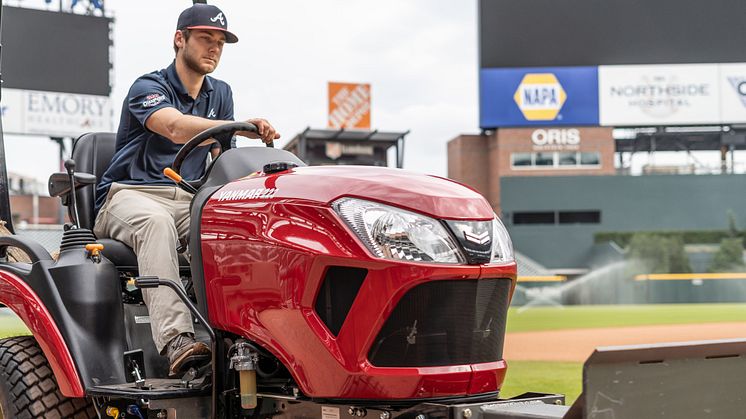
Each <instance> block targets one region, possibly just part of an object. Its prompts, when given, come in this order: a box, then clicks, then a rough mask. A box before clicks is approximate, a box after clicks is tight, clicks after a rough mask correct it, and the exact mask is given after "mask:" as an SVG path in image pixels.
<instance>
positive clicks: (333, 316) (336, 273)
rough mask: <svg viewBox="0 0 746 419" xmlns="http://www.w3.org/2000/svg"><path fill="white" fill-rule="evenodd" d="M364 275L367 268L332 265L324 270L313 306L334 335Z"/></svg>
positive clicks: (355, 295)
mask: <svg viewBox="0 0 746 419" xmlns="http://www.w3.org/2000/svg"><path fill="white" fill-rule="evenodd" d="M366 275H368V270H367V269H361V268H349V267H345V266H332V267H330V268H329V269H328V270H327V271H326V276H325V277H324V282H323V283H322V284H321V289H319V294H318V296H317V297H316V307H315V308H316V314H318V315H319V318H320V319H321V321H323V322H324V324H325V325H326V327H328V328H329V331H330V332H332V334H333V335H334V336H337V335H338V334H339V330H340V329H342V324H343V323H344V321H345V319H346V318H347V314H348V313H349V312H350V308H351V307H352V302H353V301H355V297H357V293H358V291H360V287H361V286H362V285H363V281H364V280H365V276H366Z"/></svg>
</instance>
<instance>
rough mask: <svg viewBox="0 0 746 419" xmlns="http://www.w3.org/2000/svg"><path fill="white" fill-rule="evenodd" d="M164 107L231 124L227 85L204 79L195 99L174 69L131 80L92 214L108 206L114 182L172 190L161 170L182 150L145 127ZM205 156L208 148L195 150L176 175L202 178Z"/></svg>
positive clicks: (170, 182) (178, 145) (190, 178)
mask: <svg viewBox="0 0 746 419" xmlns="http://www.w3.org/2000/svg"><path fill="white" fill-rule="evenodd" d="M166 107H171V108H176V109H177V110H178V111H179V112H181V113H183V114H186V115H195V116H200V117H202V118H208V119H218V120H231V121H232V120H233V92H232V91H231V88H230V86H228V83H225V82H223V81H220V80H217V79H214V78H212V77H209V76H206V77H205V79H204V81H203V82H202V88H201V90H200V92H199V94H198V95H197V98H196V99H193V98H192V97H190V96H189V94H188V93H187V91H186V89H185V88H184V85H183V84H181V80H180V79H179V76H178V75H177V73H176V65H175V63H171V65H170V66H168V68H165V69H163V70H160V71H155V72H152V73H150V74H146V75H144V76H142V77H140V78H138V79H137V80H135V83H134V84H132V87H131V88H130V91H129V93H128V94H127V98H125V99H124V103H123V105H122V116H121V118H120V120H119V129H118V130H117V143H116V151H115V153H114V156H113V157H112V159H111V163H109V167H108V168H107V169H106V172H104V175H103V177H102V178H101V182H100V183H99V184H98V186H97V187H96V213H98V210H99V209H101V207H102V206H103V204H104V202H106V195H107V193H108V192H109V187H110V186H111V184H112V183H113V182H119V183H126V184H132V185H139V184H143V185H145V184H147V185H169V186H173V185H174V182H173V181H172V180H171V179H169V178H167V177H166V176H164V175H163V169H165V168H166V167H170V166H171V164H172V163H173V161H174V157H176V153H177V152H178V151H179V149H180V148H181V146H182V145H181V144H175V143H174V142H172V141H171V140H169V139H168V138H165V137H163V136H161V135H158V134H156V133H154V132H152V131H149V130H148V129H147V128H146V127H145V122H146V121H147V120H148V118H149V117H150V115H152V114H153V113H154V112H155V111H157V110H159V109H162V108H166ZM209 151H210V147H209V146H203V147H197V149H195V150H194V151H192V152H191V153H190V154H189V156H188V157H187V158H186V159H185V160H184V162H183V163H182V166H181V170H180V172H179V174H180V175H181V176H182V177H183V178H184V179H186V180H195V179H199V178H200V177H201V176H202V175H203V174H204V171H205V162H206V160H207V155H208V153H209Z"/></svg>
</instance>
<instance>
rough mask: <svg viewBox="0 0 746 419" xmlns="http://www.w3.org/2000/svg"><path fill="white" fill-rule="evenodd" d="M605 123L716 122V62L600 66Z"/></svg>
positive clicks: (601, 116)
mask: <svg viewBox="0 0 746 419" xmlns="http://www.w3.org/2000/svg"><path fill="white" fill-rule="evenodd" d="M598 74H599V107H600V108H599V113H600V119H601V125H612V126H624V125H640V124H656V125H673V124H700V123H713V122H717V121H718V120H719V119H720V115H719V113H718V101H719V100H718V90H719V86H718V66H717V65H715V64H682V65H624V66H601V67H600V68H599V70H598Z"/></svg>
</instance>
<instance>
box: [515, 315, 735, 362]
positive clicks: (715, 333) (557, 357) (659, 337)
mask: <svg viewBox="0 0 746 419" xmlns="http://www.w3.org/2000/svg"><path fill="white" fill-rule="evenodd" d="M739 338H746V322H733V323H705V324H684V325H655V326H633V327H607V328H593V329H565V330H550V331H541V332H512V333H508V334H507V335H506V337H505V349H504V352H503V357H504V358H505V359H508V360H516V361H573V362H583V361H585V359H586V358H588V356H589V355H590V354H591V352H593V349H594V348H596V347H599V346H615V345H639V344H647V343H663V342H684V341H696V340H713V339H739Z"/></svg>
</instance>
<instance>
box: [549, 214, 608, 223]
mask: <svg viewBox="0 0 746 419" xmlns="http://www.w3.org/2000/svg"><path fill="white" fill-rule="evenodd" d="M559 223H560V224H600V223H601V211H560V212H559Z"/></svg>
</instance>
